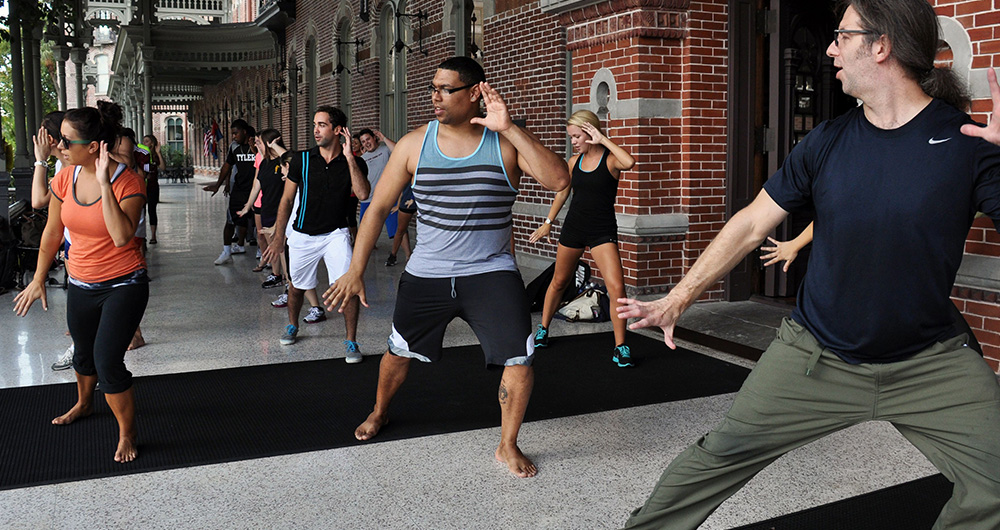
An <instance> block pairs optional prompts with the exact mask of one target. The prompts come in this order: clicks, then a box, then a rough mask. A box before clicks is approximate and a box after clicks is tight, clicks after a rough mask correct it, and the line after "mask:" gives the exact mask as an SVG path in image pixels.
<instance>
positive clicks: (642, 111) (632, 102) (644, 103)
mask: <svg viewBox="0 0 1000 530" xmlns="http://www.w3.org/2000/svg"><path fill="white" fill-rule="evenodd" d="M601 83H607V85H608V90H609V92H608V96H609V97H608V106H607V107H608V118H610V119H615V120H627V119H638V118H680V117H681V111H682V109H683V105H682V104H681V100H679V99H667V98H634V99H625V100H619V99H618V86H617V84H616V81H615V76H614V74H613V73H612V72H611V70H609V69H607V68H601V69H600V70H598V71H597V72H595V73H594V77H593V79H591V80H590V102H588V103H582V104H577V105H573V112H576V111H578V110H589V111H591V112H593V113H594V114H597V115H598V116H600V115H601V113H600V112H598V110H600V104H599V103H598V101H597V88H598V87H599V86H600V85H601Z"/></svg>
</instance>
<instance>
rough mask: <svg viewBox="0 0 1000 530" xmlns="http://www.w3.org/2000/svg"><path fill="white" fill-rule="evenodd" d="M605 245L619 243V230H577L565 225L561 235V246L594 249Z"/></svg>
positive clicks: (615, 228)
mask: <svg viewBox="0 0 1000 530" xmlns="http://www.w3.org/2000/svg"><path fill="white" fill-rule="evenodd" d="M605 243H618V228H617V227H614V228H613V229H608V228H603V229H600V230H576V229H574V227H573V225H570V224H564V225H563V227H562V232H560V233H559V244H560V245H562V246H564V247H568V248H587V247H590V248H594V247H597V246H600V245H603V244H605Z"/></svg>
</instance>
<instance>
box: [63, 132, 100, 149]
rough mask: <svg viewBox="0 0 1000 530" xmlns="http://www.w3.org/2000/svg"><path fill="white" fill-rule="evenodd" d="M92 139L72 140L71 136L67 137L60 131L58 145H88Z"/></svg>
mask: <svg viewBox="0 0 1000 530" xmlns="http://www.w3.org/2000/svg"><path fill="white" fill-rule="evenodd" d="M91 141H92V140H70V139H69V138H66V137H65V136H63V135H62V134H61V133H60V134H59V143H57V144H56V146H59V145H60V144H62V145H65V146H66V147H69V146H71V145H87V144H89V143H90V142H91Z"/></svg>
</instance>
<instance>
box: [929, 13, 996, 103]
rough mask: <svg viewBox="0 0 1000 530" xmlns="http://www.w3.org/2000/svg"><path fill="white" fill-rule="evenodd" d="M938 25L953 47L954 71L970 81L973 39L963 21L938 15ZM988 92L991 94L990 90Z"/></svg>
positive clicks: (964, 79)
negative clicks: (970, 37)
mask: <svg viewBox="0 0 1000 530" xmlns="http://www.w3.org/2000/svg"><path fill="white" fill-rule="evenodd" d="M938 25H939V26H940V27H941V40H943V41H945V42H947V43H948V46H950V47H951V52H952V56H953V59H952V67H951V69H952V71H954V72H955V73H956V74H958V76H959V77H960V78H961V79H962V81H965V82H966V83H968V82H969V74H970V72H971V68H972V40H971V39H969V32H968V31H966V30H965V26H963V25H962V23H961V22H959V21H957V20H955V19H954V18H951V17H945V16H938ZM986 93H987V95H989V91H988V90H987V92H986Z"/></svg>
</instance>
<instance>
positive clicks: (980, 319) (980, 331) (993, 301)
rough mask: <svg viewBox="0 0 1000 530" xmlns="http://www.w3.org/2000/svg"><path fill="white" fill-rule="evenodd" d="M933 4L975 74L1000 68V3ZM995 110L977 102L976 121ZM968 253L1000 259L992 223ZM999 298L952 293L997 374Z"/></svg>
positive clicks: (978, 232)
mask: <svg viewBox="0 0 1000 530" xmlns="http://www.w3.org/2000/svg"><path fill="white" fill-rule="evenodd" d="M932 4H933V5H934V9H935V11H936V12H937V14H938V15H942V16H948V17H954V18H955V20H957V21H958V22H959V23H960V24H961V25H962V27H964V28H965V30H966V32H967V33H968V34H969V39H970V41H971V43H972V68H973V70H975V69H981V68H990V67H993V68H996V67H1000V0H964V1H947V0H936V1H933V2H932ZM992 108H993V103H992V101H991V100H990V99H989V98H980V99H976V100H973V102H972V111H971V114H972V117H973V119H975V120H976V121H979V122H981V123H987V122H988V121H989V114H990V111H991V110H992ZM965 251H966V252H967V253H969V254H973V255H979V256H991V257H1000V235H998V234H997V231H996V228H995V227H994V226H993V222H992V221H991V220H990V219H988V218H979V219H976V220H975V222H974V223H973V225H972V229H971V230H970V231H969V237H968V240H967V241H966V244H965ZM997 298H998V294H997V293H996V292H995V291H991V290H988V289H976V288H969V287H964V286H958V287H956V288H955V289H953V291H952V300H953V301H954V302H955V305H956V306H957V307H958V308H959V310H961V311H962V313H963V314H964V315H965V319H966V320H967V321H968V322H969V326H970V327H972V330H973V332H974V333H975V334H976V338H977V339H978V340H979V342H980V344H982V346H983V353H984V354H985V356H986V359H987V362H989V363H990V366H992V367H993V370H994V371H1000V305H998V303H997Z"/></svg>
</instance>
